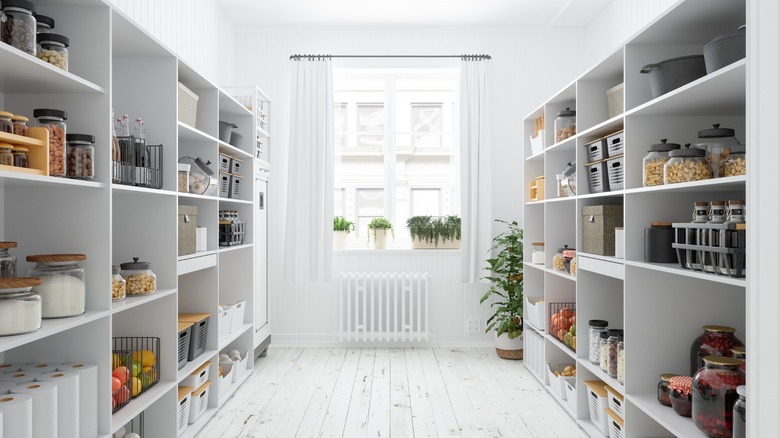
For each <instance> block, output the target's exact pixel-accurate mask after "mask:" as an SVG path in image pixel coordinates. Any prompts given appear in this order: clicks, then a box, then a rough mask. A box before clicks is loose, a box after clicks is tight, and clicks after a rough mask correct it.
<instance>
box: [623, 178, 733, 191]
mask: <svg viewBox="0 0 780 438" xmlns="http://www.w3.org/2000/svg"><path fill="white" fill-rule="evenodd" d="M746 182H747V178H746V177H745V176H744V175H743V176H727V177H723V178H712V179H705V180H702V181H692V182H689V183H679V184H664V185H661V186H654V187H639V188H635V189H628V190H626V191H625V192H626V193H627V194H629V195H633V194H636V193H661V192H680V193H700V192H710V191H721V190H725V191H728V190H745V183H746Z"/></svg>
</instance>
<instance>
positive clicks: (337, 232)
mask: <svg viewBox="0 0 780 438" xmlns="http://www.w3.org/2000/svg"><path fill="white" fill-rule="evenodd" d="M350 231H355V224H354V223H352V222H350V221H348V220H347V218H345V217H343V216H335V217H334V218H333V249H346V248H347V237H348V236H349V232H350Z"/></svg>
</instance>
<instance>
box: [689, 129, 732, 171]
mask: <svg viewBox="0 0 780 438" xmlns="http://www.w3.org/2000/svg"><path fill="white" fill-rule="evenodd" d="M738 144H740V143H739V140H737V138H736V136H735V132H734V130H733V129H731V128H721V127H720V124H719V123H716V124H714V125H712V129H703V130H701V131H699V138H698V140H696V144H695V145H694V147H695V148H697V149H701V150H703V151H705V153H706V160H707V162H708V163H709V165H710V169H711V173H712V177H713V178H717V177H719V176H723V175H722V174H721V170H722V169H721V162H722V161H723V160H725V159H726V157H728V155H729V152H730V150H731V148H733V147H734V146H736V145H738Z"/></svg>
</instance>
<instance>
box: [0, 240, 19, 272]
mask: <svg viewBox="0 0 780 438" xmlns="http://www.w3.org/2000/svg"><path fill="white" fill-rule="evenodd" d="M11 248H16V242H0V278H13V277H16V256H13V255H11V254H10V253H9V252H8V250H9V249H11Z"/></svg>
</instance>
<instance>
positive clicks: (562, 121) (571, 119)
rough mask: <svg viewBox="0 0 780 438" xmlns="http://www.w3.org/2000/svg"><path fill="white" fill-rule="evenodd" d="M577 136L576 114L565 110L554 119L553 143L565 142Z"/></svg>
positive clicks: (567, 109)
mask: <svg viewBox="0 0 780 438" xmlns="http://www.w3.org/2000/svg"><path fill="white" fill-rule="evenodd" d="M576 134H577V112H576V111H574V110H571V109H569V108H566V109H565V110H563V111H559V112H558V117H556V118H555V142H556V143H558V142H560V141H563V140H566V139H567V138H569V137H573V136H574V135H576Z"/></svg>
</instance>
